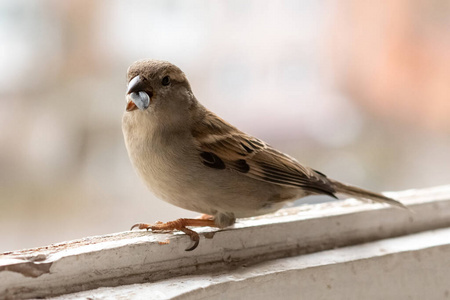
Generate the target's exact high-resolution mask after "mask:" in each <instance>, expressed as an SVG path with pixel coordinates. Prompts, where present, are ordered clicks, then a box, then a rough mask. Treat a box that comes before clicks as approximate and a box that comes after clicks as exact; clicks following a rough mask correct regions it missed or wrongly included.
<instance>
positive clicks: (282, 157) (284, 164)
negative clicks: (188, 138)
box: [192, 112, 336, 197]
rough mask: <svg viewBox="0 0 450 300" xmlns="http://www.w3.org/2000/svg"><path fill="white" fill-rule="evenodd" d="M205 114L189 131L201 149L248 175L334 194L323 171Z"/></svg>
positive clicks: (215, 117) (289, 185) (317, 192)
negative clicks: (304, 164) (305, 164)
mask: <svg viewBox="0 0 450 300" xmlns="http://www.w3.org/2000/svg"><path fill="white" fill-rule="evenodd" d="M208 114H209V115H207V117H205V118H203V120H201V123H198V124H196V125H197V126H195V128H196V129H197V130H196V131H193V133H192V135H193V136H194V138H195V139H196V140H197V142H198V146H199V150H200V151H201V152H207V153H213V154H214V155H216V156H217V157H219V158H220V159H221V160H223V162H224V163H225V165H226V167H227V168H230V169H233V170H235V171H238V172H240V173H242V174H245V175H247V176H249V177H251V178H254V179H257V180H261V181H266V182H270V183H274V184H279V185H283V186H287V187H295V188H302V189H304V190H307V191H309V192H311V193H314V194H327V195H330V196H332V197H335V196H334V193H335V192H336V191H335V190H334V188H333V187H332V185H331V183H330V181H329V180H328V178H327V177H326V176H325V175H323V174H322V173H319V172H316V171H314V170H313V169H311V168H308V167H305V166H302V165H301V164H300V163H299V162H298V161H297V160H295V159H294V158H292V157H290V156H288V155H286V154H284V153H281V152H279V151H277V150H276V149H274V148H272V147H271V146H269V145H267V144H266V143H264V142H263V141H261V140H259V139H257V138H254V137H252V136H250V135H247V134H245V133H243V132H241V131H239V130H238V129H237V128H235V127H233V126H232V125H230V124H228V123H227V122H225V121H224V120H222V119H220V118H219V117H217V116H216V115H214V114H212V113H211V112H208ZM204 163H205V162H204ZM207 163H208V162H207Z"/></svg>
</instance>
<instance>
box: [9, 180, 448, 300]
mask: <svg viewBox="0 0 450 300" xmlns="http://www.w3.org/2000/svg"><path fill="white" fill-rule="evenodd" d="M389 195H390V196H392V197H395V198H398V199H399V200H401V201H402V202H404V203H405V204H406V205H408V206H409V207H410V208H411V209H412V210H414V213H411V212H408V211H406V210H401V209H397V208H392V207H388V206H384V205H382V204H366V203H361V202H359V201H356V200H354V199H347V200H344V201H336V202H330V203H325V204H319V205H310V206H300V207H294V208H289V209H284V210H280V211H279V212H277V213H276V214H273V215H267V216H263V217H258V218H251V219H245V220H240V221H239V222H238V223H237V224H236V225H235V226H234V227H233V228H228V229H225V230H220V231H217V230H214V229H202V230H199V232H201V237H202V238H201V241H200V245H199V247H198V248H197V249H196V250H194V251H192V252H186V251H184V249H185V248H187V247H188V246H189V244H190V240H189V238H188V237H187V236H185V235H183V234H154V233H150V232H145V231H143V232H121V233H116V234H111V235H106V236H97V237H89V238H85V239H81V240H75V241H70V242H64V243H60V244H55V245H49V246H47V247H41V248H35V249H28V250H21V251H14V252H9V253H4V254H1V255H0V298H4V297H12V298H13V297H44V296H52V295H59V294H67V293H72V292H77V291H82V290H88V289H93V288H97V287H101V286H119V285H125V284H133V283H141V282H149V281H156V280H161V279H166V278H173V277H175V276H182V275H191V274H202V273H206V272H211V271H219V270H223V269H230V268H236V267H239V266H242V265H249V264H254V263H256V262H262V261H269V260H272V259H276V258H281V257H292V256H297V255H301V254H305V253H313V252H318V251H322V250H327V249H333V248H337V247H345V246H349V245H356V244H361V243H365V242H369V241H374V240H380V239H385V238H390V237H395V236H402V235H406V234H411V233H416V232H421V231H427V230H432V229H436V228H445V227H450V185H449V186H442V187H435V188H430V189H422V190H410V191H403V192H396V193H390V194H389ZM167 242H168V243H167Z"/></svg>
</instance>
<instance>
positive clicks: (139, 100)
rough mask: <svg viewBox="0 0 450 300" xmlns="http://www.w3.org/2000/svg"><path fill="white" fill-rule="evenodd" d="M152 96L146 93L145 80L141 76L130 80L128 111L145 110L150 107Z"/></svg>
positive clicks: (127, 97)
mask: <svg viewBox="0 0 450 300" xmlns="http://www.w3.org/2000/svg"><path fill="white" fill-rule="evenodd" d="M150 97H151V96H150V95H149V94H148V93H147V92H145V91H144V80H143V79H142V78H141V76H139V75H138V76H136V77H134V78H133V79H131V80H130V82H129V83H128V88H127V96H126V99H127V106H126V111H133V110H135V109H138V108H139V109H141V110H145V109H146V108H147V107H148V106H149V105H150Z"/></svg>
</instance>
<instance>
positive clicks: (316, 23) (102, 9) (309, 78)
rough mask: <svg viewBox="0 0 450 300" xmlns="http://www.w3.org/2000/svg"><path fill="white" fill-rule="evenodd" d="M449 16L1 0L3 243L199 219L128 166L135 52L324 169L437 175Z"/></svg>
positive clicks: (400, 181)
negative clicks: (129, 74)
mask: <svg viewBox="0 0 450 300" xmlns="http://www.w3.org/2000/svg"><path fill="white" fill-rule="evenodd" d="M449 16H450V2H449V1H448V0H397V1H389V0H384V1H369V0H352V1H351V0H350V1H343V0H341V1H338V0H322V1H314V0H301V1H293V0H283V1H261V0H251V1H241V0H233V1H210V0H203V1H199V0H192V1H177V0H161V1H135V0H122V1H119V0H116V1H87V0H86V1H80V0H78V1H58V0H53V1H51V0H48V1H45V0H40V1H33V0H28V1H27V0H10V1H8V0H2V1H0V40H1V44H0V145H1V151H0V251H7V250H15V249H20V248H28V247H35V246H42V245H46V244H48V243H53V242H61V241H64V240H70V239H75V238H81V237H85V236H89V235H99V234H106V233H112V232H118V231H125V230H128V229H129V227H130V225H132V224H134V223H137V222H154V221H158V220H160V221H169V220H172V219H175V218H179V217H194V216H197V215H198V213H194V212H188V211H184V210H182V209H179V208H176V207H173V206H171V205H169V204H166V203H164V202H162V201H160V200H157V199H155V197H153V196H152V195H151V194H150V192H148V191H147V190H146V188H145V187H144V185H143V184H142V182H141V181H140V179H139V178H138V177H137V175H136V174H135V173H134V170H133V169H132V166H131V164H130V162H129V160H128V155H127V153H126V149H125V146H124V142H123V137H122V131H121V117H122V113H123V111H124V107H125V89H126V81H125V74H126V70H127V68H128V66H129V65H130V64H131V63H132V62H133V61H135V60H138V59H142V58H155V59H162V60H168V61H170V62H172V63H174V64H176V65H177V66H179V67H180V68H181V69H182V70H183V71H184V72H185V73H186V74H187V76H188V78H189V80H190V82H191V86H192V87H193V90H194V93H195V95H196V96H197V98H198V99H199V100H200V101H201V102H202V103H203V104H204V105H205V106H206V107H208V108H209V109H211V110H213V111H214V112H216V113H217V114H219V115H220V116H221V117H223V118H224V119H226V120H228V121H229V122H231V123H232V124H234V125H236V126H237V127H239V128H240V129H242V130H243V131H245V132H247V133H250V134H252V135H256V136H257V137H259V138H261V139H263V140H265V141H266V142H268V143H270V144H271V145H273V146H275V147H277V148H278V149H280V150H282V151H284V152H287V153H289V154H290V155H292V156H294V157H296V158H297V159H298V160H299V161H300V162H302V163H305V164H307V165H309V166H311V167H313V168H315V169H318V170H320V171H322V172H324V173H325V174H327V175H328V176H329V177H332V178H335V179H338V180H341V181H344V182H349V183H353V184H356V185H360V186H363V187H366V188H370V189H373V190H376V191H386V190H403V189H410V188H425V187H431V186H436V185H443V184H448V183H450V172H449V167H450V18H449ZM322 200H328V199H327V198H323V199H322ZM308 201H316V200H314V198H307V199H304V200H303V201H302V203H304V202H308Z"/></svg>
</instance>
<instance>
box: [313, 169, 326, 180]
mask: <svg viewBox="0 0 450 300" xmlns="http://www.w3.org/2000/svg"><path fill="white" fill-rule="evenodd" d="M313 171H314V172H316V173H317V174H319V175H322V176H323V177H325V178H327V175H325V174H323V173H322V172H319V171H317V170H314V169H313Z"/></svg>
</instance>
